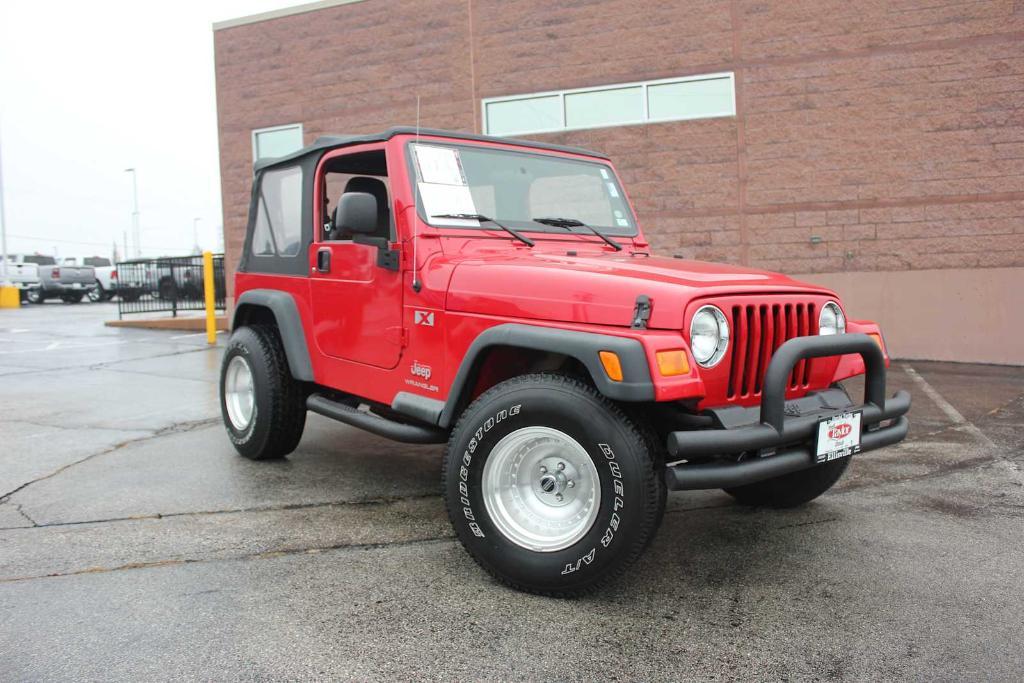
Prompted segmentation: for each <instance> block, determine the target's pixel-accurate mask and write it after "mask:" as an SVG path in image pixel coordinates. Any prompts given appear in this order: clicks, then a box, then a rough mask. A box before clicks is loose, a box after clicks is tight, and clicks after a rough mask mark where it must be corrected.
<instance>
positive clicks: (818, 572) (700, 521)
mask: <svg viewBox="0 0 1024 683" xmlns="http://www.w3.org/2000/svg"><path fill="white" fill-rule="evenodd" d="M115 316H116V306H115V305H113V304H80V305H77V306H74V305H66V304H61V303H47V304H44V305H41V306H29V307H25V308H22V309H20V310H0V679H2V680H6V681H34V680H98V679H103V680H165V679H178V680H180V679H188V680H191V679H203V680H211V679H215V680H239V679H241V680H253V679H260V680H264V679H274V680H277V679H289V680H294V679H321V680H323V679H360V680H383V679H387V680H394V679H399V680H413V679H443V680H451V679H458V680H475V679H488V680H512V679H517V680H518V679H526V680H540V679H549V680H692V679H699V680H735V679H741V680H893V679H910V680H927V681H934V680H972V681H974V680H1005V681H1019V680H1020V679H1021V672H1022V671H1024V550H1022V548H1024V368H1007V367H995V366H981V365H963V364H948V363H927V362H913V361H910V362H895V363H894V364H893V367H892V368H891V370H890V375H889V385H890V388H891V390H895V389H897V388H907V389H909V390H910V391H911V392H912V393H913V395H914V406H913V408H912V410H911V414H910V419H911V424H912V426H911V435H910V438H909V439H908V440H907V441H906V442H904V443H903V444H901V445H899V446H897V447H894V448H889V449H887V450H885V451H879V452H876V453H871V454H865V455H864V456H862V457H861V456H857V457H855V461H854V463H853V464H852V466H851V469H850V471H849V473H848V474H847V476H846V477H845V478H844V479H843V480H842V482H840V484H839V485H838V486H837V487H836V488H835V489H834V490H833V491H831V492H830V493H828V494H826V495H825V496H823V497H822V498H820V499H818V500H817V501H815V502H814V503H812V504H810V505H808V506H806V507H804V508H802V509H799V510H791V511H782V512H780V511H771V510H764V509H751V508H746V507H742V506H739V505H736V504H735V503H734V502H733V501H732V499H731V498H729V497H728V496H726V495H725V494H723V493H720V492H716V491H712V492H700V493H673V494H670V497H669V506H668V512H667V514H666V516H665V521H664V524H663V525H662V527H661V530H660V531H659V533H658V536H657V538H656V539H655V541H654V543H653V545H652V547H651V548H650V549H649V550H648V552H647V554H646V555H645V556H644V557H642V558H641V560H640V561H639V562H638V563H637V564H636V565H635V566H634V568H633V569H632V570H631V571H630V573H629V574H628V575H627V576H626V577H625V578H624V579H623V580H621V581H619V582H618V583H616V584H615V585H614V586H612V587H610V588H609V589H608V590H606V591H604V592H603V593H601V594H599V595H596V596H593V597H590V598H586V599H580V600H553V599H547V598H540V597H535V596H529V595H524V594H521V593H517V592H514V591H511V590H509V589H506V588H504V587H502V586H499V585H497V584H496V583H494V582H493V581H492V580H491V579H490V578H489V577H488V576H486V575H485V574H484V573H483V572H482V571H481V570H479V569H478V568H477V566H476V565H475V564H474V563H473V561H472V560H471V559H470V558H469V557H468V556H467V555H466V554H465V553H464V552H463V550H462V549H461V548H460V547H459V546H458V544H457V542H455V541H454V539H453V537H452V534H451V531H450V528H449V525H448V521H447V518H446V516H445V512H444V508H443V504H442V501H441V498H440V495H439V494H440V481H439V480H440V457H441V452H442V448H441V447H437V446H407V445H402V444H395V443H392V442H389V441H386V440H384V439H380V438H378V437H375V436H372V435H368V434H365V433H363V432H360V431H357V430H354V429H351V428H349V427H346V426H343V425H340V424H338V423H334V422H331V421H330V420H327V419H325V418H322V417H320V416H317V415H313V414H310V416H309V419H308V422H307V428H306V433H305V436H304V437H303V440H302V443H301V444H300V446H299V448H298V450H297V451H296V452H295V453H294V454H293V455H291V456H290V457H289V458H288V459H286V460H284V461H280V462H269V463H256V462H249V461H246V460H244V459H242V458H241V457H239V456H237V455H236V454H235V452H234V450H233V448H232V447H231V445H230V443H229V442H228V439H227V437H226V436H225V434H224V431H223V428H222V427H221V424H220V413H219V408H218V404H217V384H216V380H217V369H218V364H219V357H220V352H221V349H220V347H209V346H207V345H206V343H205V338H204V336H203V335H202V334H192V333H187V332H170V331H153V330H133V329H123V328H121V329H113V328H106V327H104V326H103V325H102V321H103V320H105V319H108V318H111V317H115Z"/></svg>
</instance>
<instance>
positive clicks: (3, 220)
mask: <svg viewBox="0 0 1024 683" xmlns="http://www.w3.org/2000/svg"><path fill="white" fill-rule="evenodd" d="M10 286H12V283H11V280H10V278H9V277H8V273H7V202H5V201H4V157H3V152H0V287H10Z"/></svg>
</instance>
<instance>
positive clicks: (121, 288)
mask: <svg viewBox="0 0 1024 683" xmlns="http://www.w3.org/2000/svg"><path fill="white" fill-rule="evenodd" d="M63 263H64V264H65V265H72V266H92V268H93V269H94V270H95V271H96V283H95V284H94V286H93V287H91V288H90V289H89V292H88V296H89V300H90V301H109V300H110V299H112V298H114V297H115V296H119V297H121V298H122V299H124V300H125V301H135V300H136V299H138V298H139V296H140V295H141V294H142V292H143V285H144V283H143V282H142V281H141V280H140V281H138V282H133V281H131V278H121V277H120V276H119V273H118V269H117V267H116V266H114V264H113V263H112V262H111V261H110V259H108V258H106V257H105V256H83V257H78V256H69V257H67V258H65V259H64V261H63Z"/></svg>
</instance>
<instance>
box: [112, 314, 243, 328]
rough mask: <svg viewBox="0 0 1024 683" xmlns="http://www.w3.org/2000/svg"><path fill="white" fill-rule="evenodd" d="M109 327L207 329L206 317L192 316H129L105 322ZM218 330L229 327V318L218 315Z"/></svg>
mask: <svg viewBox="0 0 1024 683" xmlns="http://www.w3.org/2000/svg"><path fill="white" fill-rule="evenodd" d="M103 324H104V325H106V326H107V327H137V328H140V329H144V330H186V331H196V332H199V331H203V330H205V329H206V317H205V316H204V317H199V316H190V317H181V318H127V319H125V320H108V321H107V322H105V323H103ZM216 325H217V329H218V330H226V329H228V319H227V318H226V317H225V316H223V315H218V316H217V319H216Z"/></svg>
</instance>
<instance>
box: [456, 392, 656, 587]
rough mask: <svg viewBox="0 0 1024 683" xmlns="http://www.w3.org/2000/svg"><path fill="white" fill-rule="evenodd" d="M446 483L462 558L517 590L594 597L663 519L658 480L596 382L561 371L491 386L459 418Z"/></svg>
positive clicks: (644, 450)
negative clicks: (466, 556) (468, 558)
mask: <svg viewBox="0 0 1024 683" xmlns="http://www.w3.org/2000/svg"><path fill="white" fill-rule="evenodd" d="M442 480H443V484H444V490H445V502H446V504H447V508H448V515H449V517H450V519H451V522H452V525H453V526H454V527H455V532H456V535H457V536H458V538H459V540H460V541H461V542H462V545H463V546H464V547H465V548H466V550H468V551H469V553H470V555H472V556H473V558H474V559H475V560H476V561H477V563H478V564H480V566H481V567H483V568H484V569H485V570H487V571H488V572H489V573H490V574H491V575H492V576H494V577H495V578H496V579H498V580H499V581H501V582H502V583H505V584H507V585H509V586H511V587H513V588H517V589H520V590H526V591H529V592H533V593H540V594H544V595H551V596H556V597H571V596H576V595H582V594H585V593H589V592H592V591H594V590H597V589H598V588H600V587H601V586H603V585H604V584H606V583H607V582H609V581H611V580H612V579H614V578H616V577H618V576H619V575H621V574H622V573H623V572H625V571H626V569H627V568H628V567H629V565H630V564H631V563H632V562H633V561H634V560H636V559H637V557H639V556H640V554H641V553H642V552H643V550H644V548H645V547H646V546H647V544H648V542H649V541H650V539H651V538H652V537H653V535H654V533H655V531H656V530H657V528H658V525H659V524H660V523H661V516H662V513H663V510H664V508H663V501H664V490H663V489H664V482H663V480H662V478H661V477H660V476H659V473H658V472H656V471H655V467H654V463H653V461H652V456H651V453H650V450H649V448H648V445H647V441H646V440H645V438H644V435H643V434H642V433H641V431H640V430H639V429H638V428H637V426H636V424H635V423H634V422H633V421H632V420H630V419H629V418H628V417H627V416H626V414H625V413H624V412H623V411H622V410H621V409H620V408H619V407H618V406H617V405H615V404H614V403H612V402H610V401H608V400H607V399H606V398H604V397H603V396H601V394H599V393H598V392H597V391H596V390H595V389H594V388H593V387H592V386H590V385H588V384H585V383H583V382H581V381H579V380H577V379H574V378H570V377H565V376H561V375H550V374H539V375H527V376H523V377H517V378H514V379H511V380H508V381H505V382H502V383H501V384H498V385H496V386H495V387H493V388H491V389H490V390H488V391H487V392H485V393H484V394H483V395H482V396H480V397H479V398H478V399H477V400H476V401H474V402H473V403H472V404H471V405H470V406H469V407H468V408H467V409H466V411H465V412H464V413H463V415H462V417H461V418H460V419H459V424H458V425H457V426H456V427H455V429H454V430H453V432H452V436H451V439H450V441H449V443H448V450H447V452H446V454H445V459H444V466H443V473H442Z"/></svg>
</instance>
